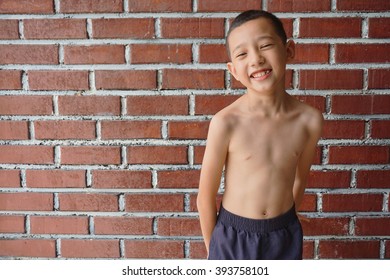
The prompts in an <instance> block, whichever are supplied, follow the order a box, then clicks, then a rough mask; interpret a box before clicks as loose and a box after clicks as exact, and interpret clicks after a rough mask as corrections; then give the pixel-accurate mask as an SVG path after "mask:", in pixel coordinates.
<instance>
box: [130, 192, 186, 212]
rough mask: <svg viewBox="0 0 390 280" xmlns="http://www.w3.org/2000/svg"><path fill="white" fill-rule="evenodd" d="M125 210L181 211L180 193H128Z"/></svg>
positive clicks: (181, 197)
mask: <svg viewBox="0 0 390 280" xmlns="http://www.w3.org/2000/svg"><path fill="white" fill-rule="evenodd" d="M125 201H126V212H182V211H184V209H183V208H184V196H183V195H182V194H128V195H126V198H125Z"/></svg>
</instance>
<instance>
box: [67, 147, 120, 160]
mask: <svg viewBox="0 0 390 280" xmlns="http://www.w3.org/2000/svg"><path fill="white" fill-rule="evenodd" d="M120 163H121V150H120V147H112V146H110V147H104V146H99V147H95V146H90V147H85V146H80V147H74V146H63V147H61V164H87V165H91V164H107V165H108V164H120Z"/></svg>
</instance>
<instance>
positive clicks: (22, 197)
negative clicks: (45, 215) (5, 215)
mask: <svg viewBox="0 0 390 280" xmlns="http://www.w3.org/2000/svg"><path fill="white" fill-rule="evenodd" d="M0 210H1V211H52V210H53V194H51V193H0Z"/></svg>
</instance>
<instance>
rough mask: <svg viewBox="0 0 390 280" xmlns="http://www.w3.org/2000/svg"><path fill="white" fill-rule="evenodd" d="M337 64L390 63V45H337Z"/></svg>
mask: <svg viewBox="0 0 390 280" xmlns="http://www.w3.org/2000/svg"><path fill="white" fill-rule="evenodd" d="M335 60H336V63H366V62H370V63H374V62H377V63H385V62H390V45H389V44H336V46H335Z"/></svg>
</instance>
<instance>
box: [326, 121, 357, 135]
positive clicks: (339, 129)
mask: <svg viewBox="0 0 390 280" xmlns="http://www.w3.org/2000/svg"><path fill="white" fill-rule="evenodd" d="M322 137H323V138H324V139H363V138H364V121H353V120H352V121H350V120H327V121H325V123H324V128H323V132H322Z"/></svg>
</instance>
